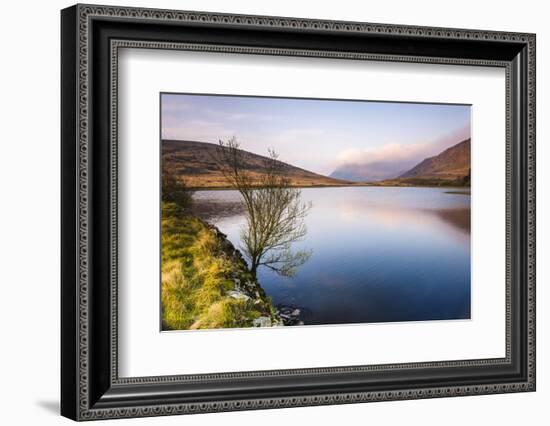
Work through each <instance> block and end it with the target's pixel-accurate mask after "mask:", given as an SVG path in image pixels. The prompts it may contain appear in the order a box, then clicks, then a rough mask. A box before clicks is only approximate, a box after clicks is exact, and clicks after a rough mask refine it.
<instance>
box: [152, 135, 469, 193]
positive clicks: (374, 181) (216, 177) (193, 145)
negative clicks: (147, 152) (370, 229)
mask: <svg viewBox="0 0 550 426" xmlns="http://www.w3.org/2000/svg"><path fill="white" fill-rule="evenodd" d="M217 148H218V145H217V144H212V143H207V142H197V141H179V140H163V141H162V162H163V168H164V167H166V168H170V169H172V170H174V171H175V172H176V174H178V175H180V176H182V177H184V179H185V182H186V184H187V186H189V187H192V188H223V187H226V186H227V181H226V180H225V178H224V176H223V174H222V173H221V171H220V169H219V166H218V164H217V163H216V161H215V154H216V149H217ZM242 152H243V158H244V162H245V168H246V170H247V171H248V172H249V173H250V174H251V176H252V177H254V176H258V177H260V176H261V174H262V173H263V172H264V164H265V161H266V157H264V156H262V155H258V154H253V153H251V152H248V151H244V150H243V151H242ZM281 163H282V164H283V165H284V170H285V175H286V176H287V177H288V178H289V179H290V181H291V184H292V185H293V186H301V187H308V186H352V185H398V186H410V185H418V186H422V185H470V139H466V140H464V141H462V142H460V143H458V144H456V145H454V146H452V147H450V148H448V149H446V150H444V151H443V152H441V153H440V154H438V155H436V156H433V157H429V158H426V159H424V160H423V161H421V162H420V163H418V164H417V165H416V166H414V167H413V168H411V169H409V170H408V171H405V172H403V170H406V168H400V167H401V166H402V165H401V164H400V163H393V164H392V167H393V168H394V171H393V174H392V175H390V176H388V174H387V173H388V172H387V171H388V167H387V164H385V163H384V164H382V163H381V164H377V163H369V164H368V167H367V166H364V167H363V166H362V165H361V164H356V165H348V166H346V167H341V168H338V169H336V170H335V171H334V172H333V173H332V174H331V175H330V176H323V175H320V174H317V173H314V172H310V171H308V170H305V169H301V168H299V167H295V166H292V165H290V164H288V163H283V162H281Z"/></svg>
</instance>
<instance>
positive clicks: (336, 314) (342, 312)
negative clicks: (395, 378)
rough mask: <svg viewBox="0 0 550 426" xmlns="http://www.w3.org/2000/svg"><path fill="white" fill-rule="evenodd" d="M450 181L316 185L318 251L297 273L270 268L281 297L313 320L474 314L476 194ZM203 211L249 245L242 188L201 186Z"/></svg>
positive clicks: (306, 192)
mask: <svg viewBox="0 0 550 426" xmlns="http://www.w3.org/2000/svg"><path fill="white" fill-rule="evenodd" d="M446 191H449V190H448V189H440V188H383V187H353V188H313V189H303V190H302V198H303V201H310V202H311V203H312V205H313V207H312V209H311V211H310V213H309V215H308V217H307V219H306V225H307V236H306V237H305V239H304V240H303V241H301V242H298V243H295V244H294V245H293V249H306V250H311V251H312V255H311V257H310V258H309V260H308V261H307V262H306V263H305V264H304V265H302V266H301V267H300V268H299V269H298V272H297V274H296V275H295V276H294V277H292V278H284V277H280V276H278V275H276V274H275V273H274V272H272V271H270V270H267V269H265V268H263V269H262V268H260V270H259V271H258V278H259V281H260V283H261V285H262V287H263V288H264V289H265V290H266V292H267V294H268V295H269V296H271V298H272V300H273V304H274V305H289V306H295V307H299V308H301V309H302V311H303V312H304V318H303V319H304V321H305V324H342V323H362V322H391V321H420V320H442V319H465V318H470V196H468V195H462V194H448V193H446ZM194 199H195V204H196V208H197V211H198V212H199V214H200V215H201V216H203V217H204V218H205V219H207V220H208V221H210V222H211V223H213V224H215V225H216V226H218V228H220V230H221V231H222V232H224V233H226V234H227V235H228V237H229V239H230V240H231V241H232V242H233V243H234V244H235V246H236V247H239V246H240V237H239V233H240V229H241V227H243V226H244V224H245V218H244V215H243V210H242V206H241V204H240V196H239V194H238V193H237V192H235V191H199V192H196V193H195V194H194Z"/></svg>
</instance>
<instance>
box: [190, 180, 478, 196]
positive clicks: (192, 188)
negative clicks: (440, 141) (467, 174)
mask: <svg viewBox="0 0 550 426" xmlns="http://www.w3.org/2000/svg"><path fill="white" fill-rule="evenodd" d="M291 187H292V188H300V189H307V188H354V187H378V188H443V189H457V192H452V191H448V192H449V193H461V194H469V192H467V191H469V190H470V187H469V186H459V185H452V184H449V185H446V184H440V185H412V184H409V183H401V184H400V183H382V182H380V183H378V182H357V183H354V184H335V185H323V184H315V185H291ZM188 189H189V190H190V191H225V190H232V189H234V188H233V187H231V186H190V187H188ZM459 191H460V192H459Z"/></svg>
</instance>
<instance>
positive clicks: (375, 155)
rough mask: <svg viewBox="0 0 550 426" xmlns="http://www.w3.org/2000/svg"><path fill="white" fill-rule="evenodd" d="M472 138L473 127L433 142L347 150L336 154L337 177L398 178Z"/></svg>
mask: <svg viewBox="0 0 550 426" xmlns="http://www.w3.org/2000/svg"><path fill="white" fill-rule="evenodd" d="M469 137H470V126H469V125H466V126H464V127H463V128H461V129H458V130H456V131H453V132H450V133H449V134H447V135H445V136H443V137H440V138H439V139H436V140H432V141H419V142H416V143H409V144H404V143H397V142H396V143H387V144H384V145H381V146H378V147H373V148H365V149H345V150H343V151H340V152H339V153H338V155H337V157H336V167H335V171H334V172H333V176H335V177H340V178H348V179H353V180H364V179H366V180H381V179H388V178H392V177H396V176H398V175H399V174H401V173H403V172H405V171H406V170H407V169H410V168H412V167H413V166H415V165H416V164H418V163H419V162H420V161H422V160H424V159H425V158H428V157H433V156H435V155H438V154H440V153H441V152H442V151H444V150H445V149H447V148H449V147H451V146H453V145H456V144H457V143H459V142H461V141H463V140H464V139H467V138H469Z"/></svg>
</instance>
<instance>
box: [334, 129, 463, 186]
mask: <svg viewBox="0 0 550 426" xmlns="http://www.w3.org/2000/svg"><path fill="white" fill-rule="evenodd" d="M409 167H410V166H409ZM407 169H408V168H406V167H403V163H400V162H378V163H376V162H375V163H368V164H361V163H358V164H347V165H343V166H340V167H339V168H337V169H336V170H335V171H334V172H332V173H331V175H330V176H331V177H334V178H341V179H349V180H352V181H355V182H378V184H381V185H387V184H394V185H399V184H401V185H406V184H413V185H434V184H457V185H469V183H470V139H466V140H464V141H462V142H459V143H457V144H456V145H454V146H452V147H450V148H447V149H446V150H444V151H443V152H441V153H440V154H438V155H435V156H433V157H429V158H426V159H424V160H422V161H421V162H420V163H418V164H417V165H415V166H414V167H412V168H410V169H408V170H407ZM404 170H406V171H404Z"/></svg>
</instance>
